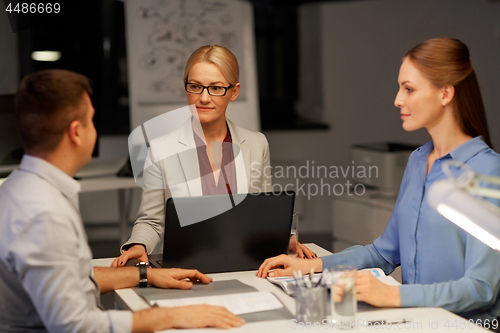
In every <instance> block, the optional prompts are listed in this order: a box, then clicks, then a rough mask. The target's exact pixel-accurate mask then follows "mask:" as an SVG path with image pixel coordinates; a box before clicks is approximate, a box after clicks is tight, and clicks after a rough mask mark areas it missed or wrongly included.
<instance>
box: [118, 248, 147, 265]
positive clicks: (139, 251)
mask: <svg viewBox="0 0 500 333" xmlns="http://www.w3.org/2000/svg"><path fill="white" fill-rule="evenodd" d="M130 259H139V261H144V262H146V263H149V260H148V254H147V253H146V247H145V246H144V245H142V244H134V245H132V246H131V247H130V248H129V249H128V250H127V251H125V252H123V253H122V254H121V256H119V257H118V258H116V259H115V260H113V262H112V263H111V266H110V267H123V266H125V264H126V263H127V261H129V260H130Z"/></svg>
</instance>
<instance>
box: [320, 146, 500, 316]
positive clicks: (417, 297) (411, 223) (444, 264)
mask: <svg viewBox="0 0 500 333" xmlns="http://www.w3.org/2000/svg"><path fill="white" fill-rule="evenodd" d="M433 148H434V146H433V143H432V141H431V142H428V143H427V144H425V145H424V146H422V147H420V148H418V149H417V150H415V151H414V152H413V153H412V154H411V156H410V158H409V160H408V164H407V166H406V170H405V174H404V177H403V180H402V182H401V188H400V191H399V195H398V199H397V201H396V205H395V207H394V210H393V212H392V215H391V218H390V219H389V222H388V224H387V226H386V228H385V230H384V233H383V234H382V236H380V237H379V238H377V239H376V240H375V241H374V242H373V244H370V245H366V246H359V245H358V246H353V247H350V248H348V249H345V250H344V251H342V252H340V253H336V254H333V255H330V256H327V257H324V258H323V266H324V268H330V267H332V266H335V265H340V264H350V265H354V266H356V267H358V268H360V269H361V268H368V267H380V268H382V269H383V270H384V271H385V272H386V274H389V273H391V272H392V271H393V270H394V269H395V268H396V267H397V266H400V265H401V271H402V279H403V285H401V286H400V287H399V288H400V294H401V306H402V307H414V306H429V307H443V308H445V309H447V310H450V311H452V312H455V313H458V314H460V315H461V316H463V317H466V318H472V319H493V318H496V317H497V316H499V315H500V300H499V299H498V294H499V289H500V252H499V251H496V250H493V249H491V248H490V247H488V246H487V245H485V244H483V243H482V242H481V241H479V240H478V239H476V238H475V237H474V236H471V235H469V234H468V233H467V232H465V231H464V230H463V229H461V228H459V227H458V226H456V225H455V224H454V223H452V222H450V221H449V220H447V219H446V218H445V217H443V216H441V215H440V214H439V213H438V212H436V211H435V210H434V209H432V208H431V207H430V206H429V204H428V203H427V197H426V196H427V191H428V189H429V187H430V186H431V185H432V184H433V183H434V182H436V181H438V180H441V179H445V178H446V175H445V174H444V173H443V171H442V163H443V162H444V161H447V160H454V161H459V162H462V163H466V164H467V165H469V166H471V167H472V168H473V169H474V170H475V171H476V172H478V173H480V174H485V175H493V176H500V155H498V154H497V153H496V152H495V151H493V150H492V149H490V148H489V147H488V146H487V145H486V144H485V143H484V141H483V139H482V137H476V138H474V139H471V140H469V141H467V142H465V143H464V144H462V145H460V146H459V147H457V148H455V149H454V150H453V151H452V152H450V153H449V154H447V155H445V156H442V157H441V158H439V159H437V160H436V161H435V162H434V164H433V166H432V168H431V170H430V172H429V174H428V175H427V158H428V156H429V153H430V152H431V151H432V150H433ZM452 170H453V169H452ZM454 172H457V173H458V172H459V171H458V170H455V171H454ZM483 186H487V185H486V184H483ZM489 187H492V186H489ZM490 201H492V202H494V203H495V204H497V205H500V201H499V200H490Z"/></svg>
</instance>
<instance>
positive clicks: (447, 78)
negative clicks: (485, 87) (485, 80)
mask: <svg viewBox="0 0 500 333" xmlns="http://www.w3.org/2000/svg"><path fill="white" fill-rule="evenodd" d="M406 56H407V57H408V58H409V59H410V60H411V62H412V63H413V64H414V65H415V66H416V67H417V68H418V69H419V70H420V72H422V74H423V75H424V76H425V77H427V79H429V80H430V81H431V82H432V83H433V84H434V85H435V86H436V87H439V88H440V87H444V86H446V85H452V86H454V87H455V96H454V98H453V99H454V103H455V108H456V114H455V116H456V118H457V120H458V123H459V126H460V128H461V130H462V131H463V132H464V133H465V134H467V135H470V136H472V137H476V136H478V135H482V136H483V137H484V140H485V142H486V143H487V144H488V145H489V146H490V147H491V139H490V133H489V131H488V123H487V122H486V113H485V110H484V105H483V99H482V97H481V90H480V89H479V84H478V82H477V78H476V73H475V72H474V68H473V67H472V64H471V61H470V58H469V49H468V48H467V46H466V45H465V44H464V43H462V42H461V41H459V40H458V39H453V38H434V39H429V40H427V41H425V42H423V43H420V44H418V45H417V46H415V47H413V48H412V49H411V50H410V51H408V53H407V54H406Z"/></svg>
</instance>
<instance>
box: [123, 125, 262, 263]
mask: <svg viewBox="0 0 500 333" xmlns="http://www.w3.org/2000/svg"><path fill="white" fill-rule="evenodd" d="M226 121H227V124H228V127H229V131H230V133H231V138H232V141H233V146H234V148H233V151H234V156H235V159H234V164H235V170H236V182H237V190H238V193H256V192H270V191H271V166H270V157H269V144H268V142H267V139H266V137H265V136H264V134H262V133H259V132H252V131H249V130H247V129H244V128H242V127H239V126H237V125H235V124H233V123H232V122H231V121H230V120H228V119H226ZM209 176H212V175H211V174H210V175H209ZM202 195H203V191H202V186H201V181H200V168H199V164H198V155H197V153H196V145H195V142H194V139H193V129H192V125H191V121H190V120H188V121H187V122H186V123H184V125H183V126H182V127H180V128H179V129H177V130H175V131H173V132H172V133H169V134H167V135H165V136H162V137H159V138H157V139H154V140H152V141H151V142H150V149H149V152H148V159H147V161H146V167H145V171H144V177H143V190H142V198H141V204H140V207H139V212H138V213H137V218H136V221H135V223H134V227H133V229H132V235H131V237H130V239H129V240H128V241H127V242H125V244H123V245H122V247H121V252H123V251H124V250H125V249H126V248H127V246H128V245H130V244H133V243H139V244H144V245H145V246H146V249H147V252H148V254H151V253H152V252H153V250H154V249H155V248H156V246H157V245H158V243H159V242H160V240H161V239H162V236H163V229H164V226H165V203H166V201H167V200H168V199H169V198H171V197H174V198H175V197H187V196H202Z"/></svg>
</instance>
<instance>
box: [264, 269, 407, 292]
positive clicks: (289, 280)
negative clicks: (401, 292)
mask: <svg viewBox="0 0 500 333" xmlns="http://www.w3.org/2000/svg"><path fill="white" fill-rule="evenodd" d="M361 271H368V272H370V273H372V274H373V275H374V276H375V277H377V278H378V279H379V280H380V281H382V282H383V283H385V284H388V285H390V286H399V285H400V284H401V283H399V282H398V281H396V280H395V279H394V278H393V277H392V276H387V275H385V273H384V271H383V270H381V269H380V268H365V269H362V270H361ZM320 278H321V273H316V274H314V275H313V278H312V283H316V282H318V281H319V280H320ZM267 281H269V282H271V283H273V284H275V285H278V286H280V287H281V288H282V289H283V290H284V291H285V292H286V293H287V294H288V295H293V294H295V289H296V287H297V285H296V283H295V279H294V278H293V277H292V276H280V277H267Z"/></svg>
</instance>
